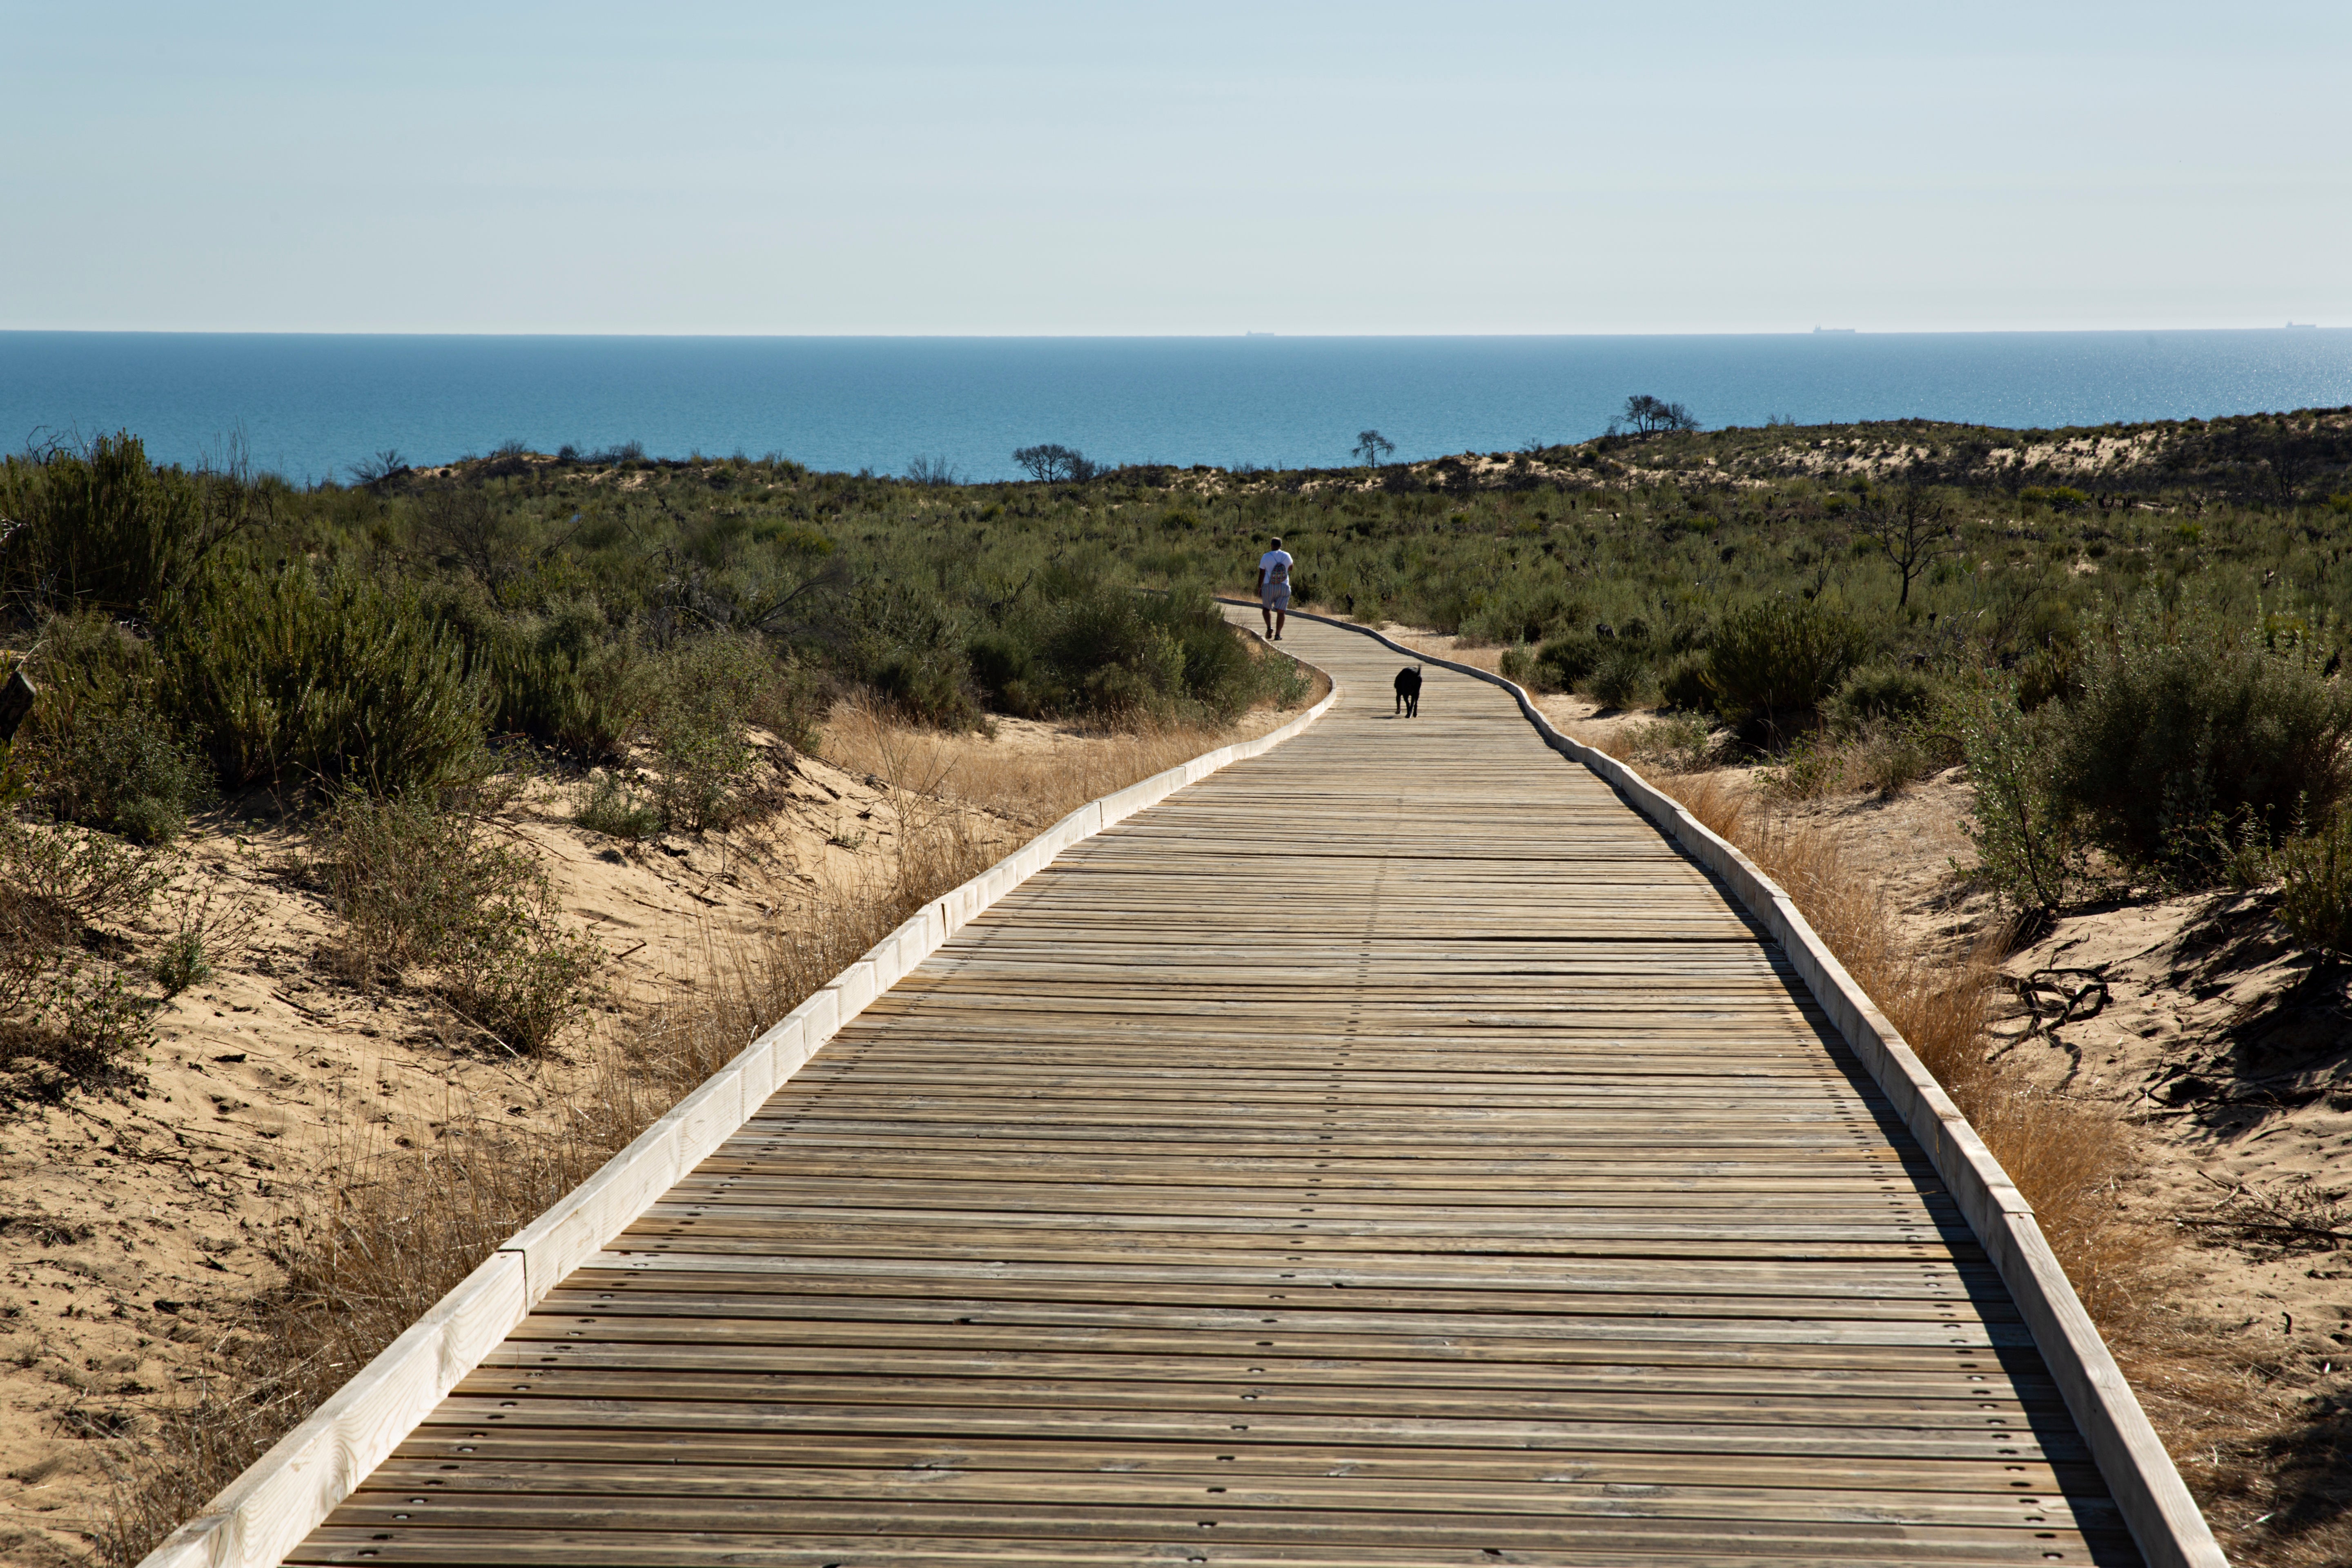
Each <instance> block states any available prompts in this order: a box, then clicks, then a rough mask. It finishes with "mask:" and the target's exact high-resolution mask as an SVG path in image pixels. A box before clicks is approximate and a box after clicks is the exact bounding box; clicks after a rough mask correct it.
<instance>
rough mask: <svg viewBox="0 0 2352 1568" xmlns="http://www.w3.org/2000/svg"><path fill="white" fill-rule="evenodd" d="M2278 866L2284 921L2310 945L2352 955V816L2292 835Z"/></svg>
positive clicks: (2282, 849) (2338, 818)
mask: <svg viewBox="0 0 2352 1568" xmlns="http://www.w3.org/2000/svg"><path fill="white" fill-rule="evenodd" d="M2273 868H2274V869H2275V870H2276V871H2277V873H2278V875H2279V877H2280V878H2281V879H2282V881H2283V883H2284V887H2283V889H2282V891H2281V895H2280V899H2279V922H2280V923H2281V924H2282V925H2284V926H2285V927H2286V929H2287V930H2288V931H2292V932H2294V935H2295V936H2296V937H2297V938H2298V939H2299V940H2301V941H2303V942H2306V943H2308V944H2309V945H2310V946H2313V947H2315V948H2319V949H2322V950H2323V951H2325V952H2334V953H2340V954H2347V955H2352V817H2347V816H2337V817H2336V819H2335V820H2334V821H2333V822H2331V823H2330V824H2329V825H2328V826H2326V828H2324V829H2323V830H2321V831H2320V832H2318V833H2315V834H2313V835H2311V836H2310V837H2304V838H2291V839H2289V840H2288V841H2287V842H2286V843H2285V844H2284V846H2282V847H2280V849H2279V852H2278V854H2277V856H2276V858H2274V860H2273Z"/></svg>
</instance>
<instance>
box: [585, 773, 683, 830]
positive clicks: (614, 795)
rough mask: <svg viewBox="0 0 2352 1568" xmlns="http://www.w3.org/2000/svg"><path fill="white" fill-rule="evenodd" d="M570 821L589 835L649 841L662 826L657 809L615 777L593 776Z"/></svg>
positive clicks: (623, 780) (625, 782)
mask: <svg viewBox="0 0 2352 1568" xmlns="http://www.w3.org/2000/svg"><path fill="white" fill-rule="evenodd" d="M572 821H574V822H576V823H578V824H579V825H580V826H583V827H585V828H587V829H589V830H590V831H591V832H593V833H609V834H611V835H612V836H613V837H615V838H629V839H637V838H651V837H653V836H654V835H655V834H656V833H659V832H660V831H661V826H662V818H661V810H660V808H659V807H658V806H656V805H655V804H654V802H653V801H652V800H651V799H649V798H647V797H646V796H643V795H639V794H638V793H637V792H636V791H635V790H634V789H632V788H631V787H630V786H629V784H628V782H627V781H626V780H625V779H624V778H622V777H621V775H620V774H618V773H598V774H597V775H596V779H595V782H594V783H593V784H590V785H589V786H588V794H587V797H586V798H585V799H584V800H583V801H582V802H581V803H580V807H579V809H578V810H576V811H574V812H573V813H572Z"/></svg>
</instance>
